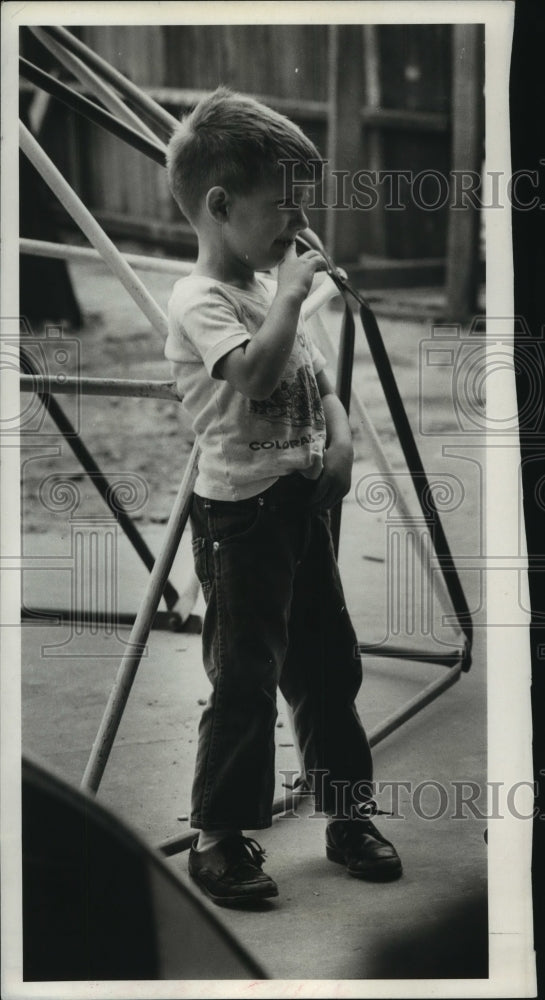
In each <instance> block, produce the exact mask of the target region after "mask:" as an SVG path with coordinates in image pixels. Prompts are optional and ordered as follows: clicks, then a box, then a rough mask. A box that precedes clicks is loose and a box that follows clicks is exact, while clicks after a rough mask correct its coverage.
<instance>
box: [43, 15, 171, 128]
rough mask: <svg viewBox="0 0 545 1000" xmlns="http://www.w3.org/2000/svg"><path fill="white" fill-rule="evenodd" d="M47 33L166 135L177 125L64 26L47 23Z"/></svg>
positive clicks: (167, 113) (144, 94) (167, 114)
mask: <svg viewBox="0 0 545 1000" xmlns="http://www.w3.org/2000/svg"><path fill="white" fill-rule="evenodd" d="M43 30H44V31H45V32H46V33H47V34H48V35H50V36H51V37H52V38H54V39H56V40H57V41H58V42H60V43H61V44H62V45H64V46H65V47H66V48H67V49H68V50H69V51H70V52H73V53H74V55H77V56H79V57H80V59H82V60H83V62H84V63H86V65H87V66H90V67H91V68H92V69H94V70H96V72H97V73H98V74H99V75H101V76H102V77H103V78H104V79H105V80H107V81H108V82H109V83H111V84H112V85H113V86H114V87H115V88H116V90H118V91H119V92H120V93H121V94H123V95H124V96H125V97H126V98H128V99H129V100H130V101H131V103H132V104H133V105H135V106H136V107H137V108H139V109H140V110H141V111H143V112H144V113H145V114H147V115H148V116H149V118H150V119H151V120H152V121H153V122H154V123H155V124H157V125H159V126H160V127H161V128H162V129H163V130H164V131H165V133H166V134H167V135H170V134H171V132H172V131H173V129H174V128H175V127H176V126H177V124H178V121H177V119H176V118H175V117H174V115H171V114H170V113H169V112H168V111H165V109H164V108H162V107H161V105H160V104H157V102H156V101H154V100H153V99H152V98H151V97H149V96H148V95H147V94H146V93H144V92H143V91H142V90H141V89H140V88H139V87H138V86H136V84H134V83H132V82H131V81H130V80H128V79H127V77H126V76H123V74H122V73H120V72H119V70H117V69H115V68H114V67H113V66H111V65H110V63H108V62H106V60H105V59H103V58H102V56H99V55H98V53H96V52H93V50H92V49H90V48H89V46H88V45H85V43H84V42H81V41H80V40H79V38H76V37H75V35H73V34H72V33H71V32H70V31H67V30H66V28H62V27H60V26H58V25H55V26H53V25H48V26H47V27H44V29H43Z"/></svg>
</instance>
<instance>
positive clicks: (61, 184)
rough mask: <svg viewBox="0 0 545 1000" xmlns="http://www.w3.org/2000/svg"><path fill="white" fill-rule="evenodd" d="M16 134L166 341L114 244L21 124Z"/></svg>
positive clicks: (159, 319)
mask: <svg viewBox="0 0 545 1000" xmlns="http://www.w3.org/2000/svg"><path fill="white" fill-rule="evenodd" d="M19 133H20V143H21V149H22V150H23V153H24V154H25V156H27V157H28V159H29V160H30V161H31V163H32V164H33V166H34V167H35V168H36V170H37V171H38V173H39V174H40V175H41V176H42V178H43V179H44V181H45V182H46V184H48V185H49V187H50V188H51V190H52V191H53V192H54V194H55V195H56V196H57V198H58V199H59V201H60V202H61V204H62V205H63V206H64V208H65V209H66V211H67V212H68V213H69V214H70V215H71V216H72V218H73V219H74V221H75V222H76V223H77V224H78V226H79V227H80V229H81V231H82V232H83V233H84V234H85V236H86V237H87V239H88V240H89V242H90V243H92V244H93V246H94V247H95V248H96V250H98V251H99V253H100V255H101V257H102V259H103V260H104V262H105V264H106V265H107V266H108V267H109V268H110V270H111V271H112V272H113V274H115V276H116V277H117V278H118V279H119V281H120V282H121V284H122V285H123V287H124V288H125V289H126V290H127V292H128V293H129V295H130V296H131V298H132V299H133V300H134V302H136V304H137V306H138V307H139V308H140V309H141V310H142V312H143V313H144V315H145V316H146V317H147V319H149V321H150V323H151V324H152V326H153V327H154V328H155V329H156V330H157V331H158V332H159V333H160V334H161V337H163V339H166V337H167V335H168V321H167V318H166V316H165V314H164V312H163V311H162V310H161V309H160V308H159V306H158V305H157V303H156V302H155V300H154V299H153V298H152V296H151V295H150V293H149V292H148V290H147V288H146V287H145V285H144V284H143V283H142V282H141V281H140V278H138V277H137V276H136V274H134V272H133V271H132V270H131V268H130V267H129V265H128V264H127V263H126V261H124V260H123V258H122V256H121V254H120V253H119V251H118V249H117V247H116V246H115V244H114V243H112V241H111V239H110V238H109V236H107V235H106V233H105V232H104V230H103V229H101V227H100V226H99V225H98V223H97V221H96V220H95V219H94V218H93V216H92V215H91V213H90V212H89V210H88V209H87V208H86V207H85V205H84V204H83V202H82V201H81V199H80V198H78V196H77V194H76V193H75V191H73V190H72V188H71V187H70V185H69V184H68V183H67V181H65V179H64V177H63V176H62V174H61V173H60V171H59V170H57V167H56V166H55V165H54V164H53V163H52V162H51V160H50V159H49V157H48V156H47V154H46V153H45V152H44V151H43V149H42V148H41V146H40V144H39V143H38V142H36V140H35V139H34V137H33V136H32V135H31V134H30V132H29V130H28V129H27V128H26V126H25V125H23V123H22V122H20V123H19Z"/></svg>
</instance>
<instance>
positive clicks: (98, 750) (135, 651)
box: [82, 444, 198, 792]
mask: <svg viewBox="0 0 545 1000" xmlns="http://www.w3.org/2000/svg"><path fill="white" fill-rule="evenodd" d="M197 457H198V448H197V446H196V444H195V445H194V446H193V450H192V452H191V455H190V457H189V461H188V463H187V466H186V470H185V472H184V475H183V477H182V481H181V483H180V488H179V490H178V494H177V496H176V499H175V501H174V506H173V508H172V511H171V513H170V517H169V520H168V524H167V527H166V531H165V535H164V538H163V542H162V545H161V549H160V552H159V555H158V556H157V559H156V561H155V565H154V567H153V569H152V571H151V575H150V578H149V582H148V586H147V589H146V593H145V595H144V598H143V600H142V603H141V605H140V608H139V610H138V613H137V615H136V619H135V622H134V625H133V627H132V629H131V632H130V636H129V639H128V646H127V650H126V652H125V654H124V656H123V659H122V660H121V664H120V666H119V670H118V672H117V676H116V679H115V681H114V684H113V687H112V690H111V692H110V697H109V699H108V703H107V705H106V709H105V711H104V715H103V717H102V720H101V723H100V727H99V730H98V733H97V735H96V739H95V741H94V743H93V748H92V750H91V754H90V757H89V760H88V762H87V767H86V768H85V773H84V775H83V780H82V788H85V789H86V790H87V791H90V792H96V791H97V789H98V787H99V784H100V781H101V778H102V775H103V773H104V769H105V767H106V764H107V763H108V758H109V756H110V752H111V749H112V746H113V743H114V740H115V736H116V733H117V730H118V728H119V724H120V722H121V718H122V716H123V711H124V708H125V705H126V703H127V699H128V697H129V694H130V691H131V688H132V685H133V681H134V678H135V677H136V673H137V670H138V666H139V664H140V660H141V659H142V654H143V651H144V648H145V644H146V642H147V640H148V637H149V633H150V630H151V626H152V622H153V618H154V616H155V613H156V611H157V608H158V605H159V601H160V599H161V594H162V592H163V590H164V587H165V582H166V580H167V578H168V574H169V572H170V569H171V566H172V563H173V562H174V558H175V556H176V552H177V550H178V546H179V544H180V540H181V537H182V534H183V531H184V528H185V525H186V522H187V519H188V517H189V510H190V506H191V497H192V492H193V485H194V482H195V478H196V475H197Z"/></svg>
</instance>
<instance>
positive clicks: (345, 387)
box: [331, 302, 355, 557]
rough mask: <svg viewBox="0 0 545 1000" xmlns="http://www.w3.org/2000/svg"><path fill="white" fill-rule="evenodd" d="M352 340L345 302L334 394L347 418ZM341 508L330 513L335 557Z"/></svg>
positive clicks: (351, 365)
mask: <svg viewBox="0 0 545 1000" xmlns="http://www.w3.org/2000/svg"><path fill="white" fill-rule="evenodd" d="M354 340H355V325H354V317H353V316H352V310H351V309H350V306H349V305H348V303H347V302H345V307H344V316H343V323H342V329H341V339H340V343H339V356H338V360H337V385H336V393H337V396H338V397H339V399H340V401H341V403H342V404H343V406H344V408H345V410H346V415H347V416H349V414H350V396H351V388H352V371H353V368H354ZM342 508H343V502H342V500H340V501H339V503H337V504H335V506H334V508H333V510H332V511H331V537H332V539H333V548H334V551H335V556H336V557H337V556H338V555H339V542H340V537H341V517H342Z"/></svg>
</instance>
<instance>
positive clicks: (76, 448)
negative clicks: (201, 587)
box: [20, 347, 180, 609]
mask: <svg viewBox="0 0 545 1000" xmlns="http://www.w3.org/2000/svg"><path fill="white" fill-rule="evenodd" d="M20 353H21V367H22V368H24V369H26V371H27V372H31V373H32V375H31V377H32V378H34V377H35V375H36V368H35V365H34V363H33V361H32V359H31V358H30V357H29V356H28V354H27V353H26V351H25V350H24V348H23V347H21V349H20ZM36 391H37V393H38V396H39V397H40V400H41V402H42V404H43V406H44V407H45V409H46V410H47V412H48V413H49V415H50V417H51V418H52V420H54V422H55V423H56V425H57V427H58V428H59V430H60V431H61V433H62V434H63V436H64V438H65V440H66V442H67V443H68V444H69V445H70V448H71V449H72V451H73V452H74V455H75V456H76V458H77V459H78V461H79V462H80V463H81V465H82V466H83V468H84V469H85V471H86V473H87V474H88V476H89V477H90V480H91V482H92V484H93V486H94V487H95V489H96V490H97V492H98V493H99V494H100V496H101V497H102V499H103V500H104V503H105V504H106V505H107V506H108V507H109V509H110V511H111V512H112V514H113V516H114V517H115V519H116V521H117V522H118V523H119V525H120V526H121V528H122V529H123V531H124V532H125V534H126V536H127V538H128V539H129V541H130V542H131V544H132V546H133V548H134V549H135V550H136V552H137V553H138V555H139V556H140V558H141V560H142V562H143V563H144V565H145V566H146V568H147V569H148V570H152V569H153V566H154V563H155V557H154V555H153V553H152V552H151V550H150V549H149V548H148V546H147V544H146V542H145V541H144V539H143V538H142V535H141V534H140V532H139V531H138V528H137V527H136V525H135V524H134V522H133V521H132V519H131V517H130V516H129V514H128V513H127V511H126V510H125V509H124V507H123V504H122V503H121V501H120V500H119V499H118V498H115V503H114V496H113V495H112V490H111V487H110V484H109V482H108V480H107V479H106V477H105V476H104V475H103V473H102V471H101V469H100V468H99V466H98V465H97V463H96V462H95V460H94V458H93V456H92V455H91V453H90V451H88V449H87V447H86V446H85V444H84V442H83V441H82V439H81V437H80V435H79V434H78V433H77V432H76V430H75V428H74V427H73V426H72V423H71V422H70V420H69V419H68V417H67V416H66V414H65V412H64V410H62V409H61V407H60V405H59V403H57V401H56V399H54V397H53V396H50V395H49V393H47V392H40V390H39V389H37V390H36ZM179 596H180V595H179V594H178V591H177V590H176V588H175V587H173V586H172V584H171V583H170V582H169V581H168V580H167V581H166V582H165V588H164V598H165V601H166V605H167V607H168V608H169V609H170V608H172V607H174V605H175V604H176V603H177V601H178V600H179Z"/></svg>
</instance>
